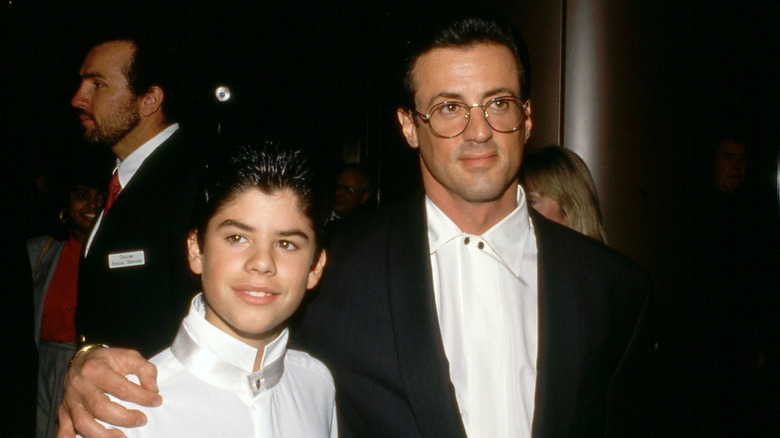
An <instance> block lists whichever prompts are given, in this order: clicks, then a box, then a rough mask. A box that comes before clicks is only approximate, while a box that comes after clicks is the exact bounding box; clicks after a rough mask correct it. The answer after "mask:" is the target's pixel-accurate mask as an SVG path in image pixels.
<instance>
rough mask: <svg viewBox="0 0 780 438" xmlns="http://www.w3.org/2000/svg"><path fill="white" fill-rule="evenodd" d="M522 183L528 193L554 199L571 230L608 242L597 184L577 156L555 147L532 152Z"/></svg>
mask: <svg viewBox="0 0 780 438" xmlns="http://www.w3.org/2000/svg"><path fill="white" fill-rule="evenodd" d="M520 181H522V182H523V185H524V186H525V188H526V190H528V191H535V192H538V193H539V194H540V195H541V196H545V197H548V198H552V199H554V200H555V201H556V202H557V203H558V205H559V206H560V208H561V210H562V211H563V213H564V214H565V215H566V221H567V222H566V223H567V225H568V227H569V228H571V229H573V230H575V231H579V232H580V233H582V234H585V235H586V236H590V237H592V238H594V239H597V240H600V241H601V242H604V243H606V241H607V237H606V235H605V234H604V225H603V223H602V218H601V208H600V207H599V198H598V194H597V193H596V185H595V184H594V183H593V177H592V176H591V175H590V171H589V170H588V166H587V165H586V164H585V162H584V161H582V158H580V157H579V156H578V155H577V154H575V153H574V152H572V151H570V150H568V149H565V148H563V147H561V146H555V145H553V146H547V147H543V148H540V149H535V150H532V151H529V152H528V153H527V154H526V155H525V157H523V165H522V167H521V177H520Z"/></svg>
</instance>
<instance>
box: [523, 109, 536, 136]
mask: <svg viewBox="0 0 780 438" xmlns="http://www.w3.org/2000/svg"><path fill="white" fill-rule="evenodd" d="M527 102H528V106H526V107H525V120H524V121H523V125H525V126H524V127H523V128H524V129H523V131H525V140H523V144H525V143H527V142H528V138H529V137H530V136H531V128H533V126H534V122H533V120H531V99H528V100H527Z"/></svg>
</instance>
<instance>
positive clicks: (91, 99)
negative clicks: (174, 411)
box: [71, 38, 203, 357]
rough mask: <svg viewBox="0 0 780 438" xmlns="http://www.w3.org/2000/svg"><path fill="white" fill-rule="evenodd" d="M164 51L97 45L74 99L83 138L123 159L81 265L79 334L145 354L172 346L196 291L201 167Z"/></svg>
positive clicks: (140, 44) (133, 43)
mask: <svg viewBox="0 0 780 438" xmlns="http://www.w3.org/2000/svg"><path fill="white" fill-rule="evenodd" d="M162 47H163V46H162V45H157V44H147V42H145V41H143V40H141V39H138V38H136V39H134V40H129V39H118V40H112V41H105V42H102V43H100V44H98V45H96V46H94V47H93V48H92V49H91V50H90V51H89V53H88V54H87V55H86V57H85V58H84V62H83V64H82V66H81V70H80V72H79V74H80V76H81V84H80V86H79V88H78V90H77V92H76V94H75V95H74V96H73V99H72V100H71V105H72V106H73V107H75V108H76V109H78V110H79V119H80V121H81V126H82V128H83V131H84V137H85V139H87V140H88V141H89V142H92V143H97V144H101V145H105V146H108V147H110V148H111V150H112V151H113V152H114V154H115V155H116V157H117V166H116V169H115V170H114V180H113V181H112V185H113V186H114V189H115V192H114V194H113V195H110V196H114V197H115V198H114V199H111V202H110V206H107V207H106V208H105V210H104V211H103V212H101V213H100V214H99V216H98V217H97V219H96V220H95V225H94V227H93V229H92V231H91V233H90V235H89V238H88V240H87V243H86V244H85V251H84V259H83V260H82V263H81V266H80V271H79V298H78V301H79V304H78V311H77V314H76V327H77V330H78V334H79V336H80V338H81V341H82V342H85V343H103V344H109V345H116V346H123V347H130V348H134V349H138V350H139V351H140V352H141V353H142V354H143V355H145V356H147V357H148V356H151V355H153V354H155V353H157V352H158V351H159V350H162V349H163V348H165V347H166V345H168V344H170V341H171V340H172V339H173V336H174V335H175V333H176V330H177V327H178V326H179V323H180V322H181V319H182V318H183V316H184V315H185V313H186V310H187V304H188V302H189V300H190V299H191V298H192V296H193V295H194V293H195V290H194V288H193V282H192V279H191V276H190V273H189V269H188V267H187V263H186V246H185V245H184V242H185V241H186V236H187V232H188V230H189V226H190V212H191V211H192V206H193V204H194V201H195V197H196V190H197V184H198V180H199V177H200V173H201V171H202V168H203V164H202V160H203V157H202V153H200V152H199V151H196V150H195V148H194V146H193V145H192V143H190V142H187V141H185V140H184V139H183V137H182V135H181V132H180V129H179V125H178V123H175V119H173V118H172V117H171V115H170V114H173V112H172V106H171V103H172V102H170V101H169V98H170V95H169V94H170V93H168V90H169V89H171V86H172V85H171V80H172V74H171V72H172V71H173V69H174V68H176V66H171V65H169V64H170V63H171V60H170V59H169V57H170V52H169V51H166V50H163V48H162Z"/></svg>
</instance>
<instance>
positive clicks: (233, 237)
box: [227, 234, 246, 243]
mask: <svg viewBox="0 0 780 438" xmlns="http://www.w3.org/2000/svg"><path fill="white" fill-rule="evenodd" d="M245 240H246V238H244V236H242V235H240V234H231V235H229V236H227V241H228V242H230V243H241V242H243V241H245Z"/></svg>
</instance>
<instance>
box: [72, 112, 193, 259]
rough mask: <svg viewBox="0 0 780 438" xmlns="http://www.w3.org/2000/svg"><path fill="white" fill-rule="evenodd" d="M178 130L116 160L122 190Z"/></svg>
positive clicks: (168, 130)
mask: <svg viewBox="0 0 780 438" xmlns="http://www.w3.org/2000/svg"><path fill="white" fill-rule="evenodd" d="M178 129H179V124H178V123H174V124H173V125H171V126H169V127H167V128H165V129H163V130H162V131H161V132H160V133H159V134H157V135H155V136H154V137H152V138H151V139H150V140H149V141H147V142H146V143H144V144H143V145H141V147H139V148H138V149H136V150H134V151H133V152H132V153H131V154H130V155H128V156H127V158H125V161H122V160H120V159H119V158H117V159H116V167H115V168H114V172H116V174H117V178H118V179H119V186H120V187H121V188H122V189H124V188H125V187H127V184H128V183H129V182H130V180H131V179H132V178H133V175H135V173H136V172H137V171H138V169H139V168H140V167H141V164H143V163H144V161H146V159H147V158H149V155H152V152H154V151H155V150H156V149H157V148H158V147H159V146H160V145H161V144H163V142H165V140H168V137H170V136H171V135H173V133H174V132H176V131H177V130H178ZM105 211H106V210H105V209H103V210H102V211H101V212H100V215H99V216H98V217H97V219H95V226H93V227H92V231H90V233H89V238H87V244H86V246H85V247H84V255H85V256H86V254H87V253H88V252H89V247H90V246H92V240H93V239H94V238H95V233H97V230H98V228H100V223H101V222H103V214H104V213H105Z"/></svg>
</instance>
